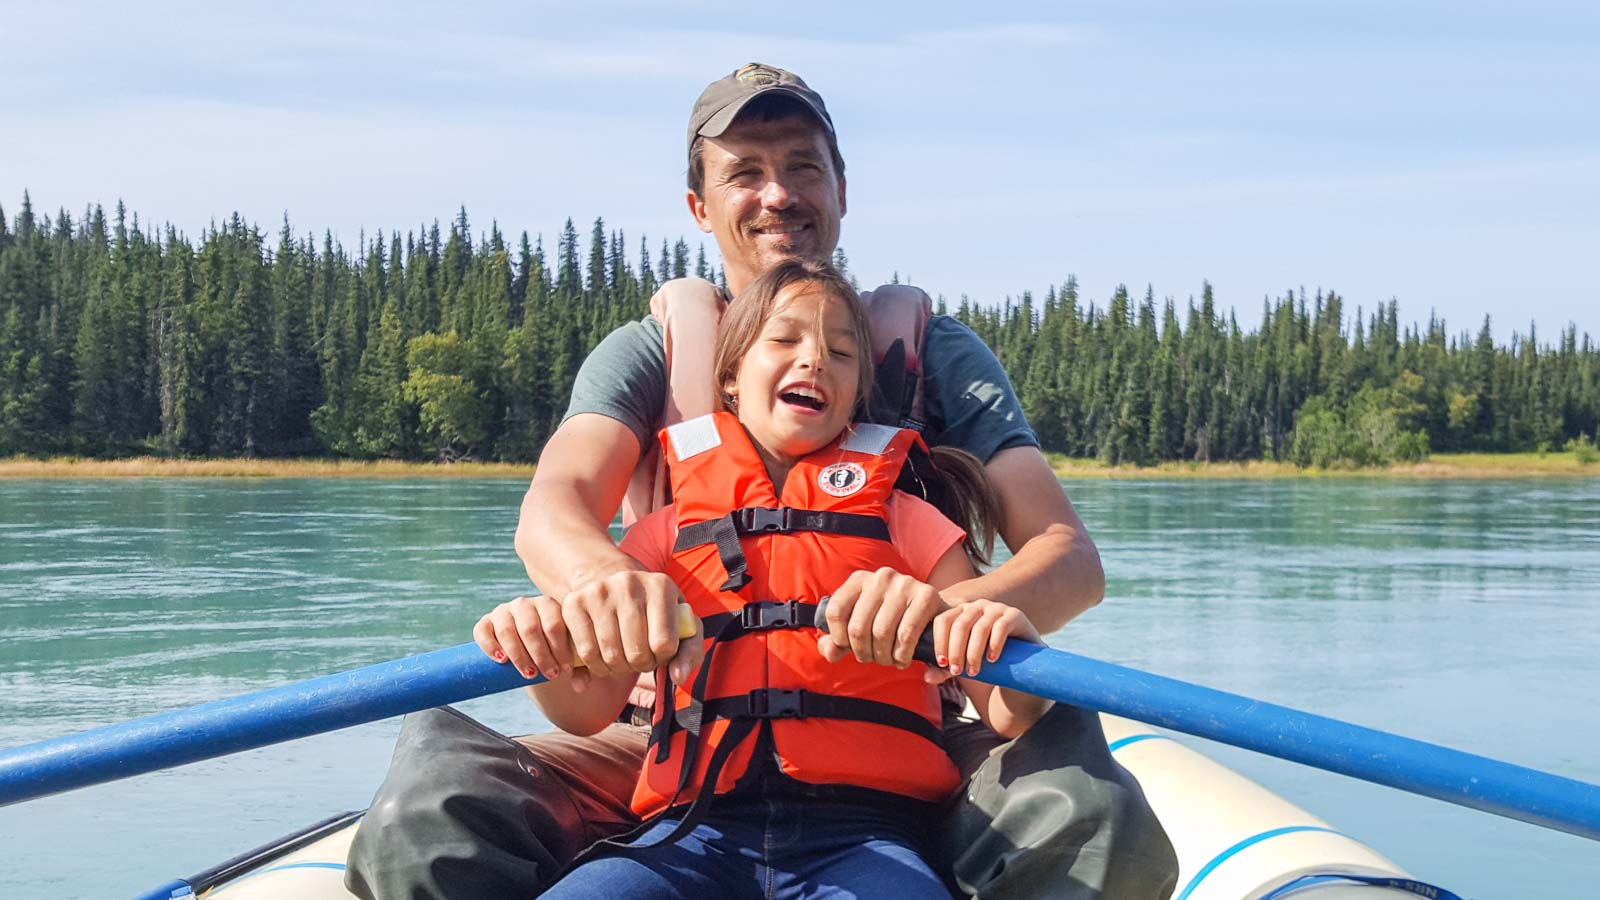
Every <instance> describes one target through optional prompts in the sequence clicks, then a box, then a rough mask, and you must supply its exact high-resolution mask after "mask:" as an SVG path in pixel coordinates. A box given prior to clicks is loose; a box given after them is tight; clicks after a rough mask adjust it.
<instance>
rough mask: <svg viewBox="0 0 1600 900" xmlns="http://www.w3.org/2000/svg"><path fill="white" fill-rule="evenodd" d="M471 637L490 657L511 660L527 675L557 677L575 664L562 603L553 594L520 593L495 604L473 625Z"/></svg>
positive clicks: (519, 670)
mask: <svg viewBox="0 0 1600 900" xmlns="http://www.w3.org/2000/svg"><path fill="white" fill-rule="evenodd" d="M472 639H473V640H475V641H477V642H478V647H479V649H481V650H483V652H484V654H485V655H486V656H488V657H489V658H490V659H492V660H494V661H495V662H498V663H503V662H509V663H511V664H512V665H513V666H516V667H517V671H518V672H521V673H522V674H523V675H524V676H526V677H528V678H532V677H534V676H535V675H543V676H544V677H546V678H548V679H551V680H554V679H556V678H560V677H561V675H562V674H564V673H569V672H571V671H573V668H574V667H573V662H574V660H573V656H572V641H571V639H570V637H569V636H568V634H567V626H566V624H565V623H564V622H563V621H562V619H561V603H560V601H558V600H556V599H555V598H553V597H547V596H544V595H540V596H538V597H518V598H516V599H515V600H512V601H511V602H509V603H502V604H500V605H499V606H496V607H495V608H494V609H493V610H491V611H490V612H489V613H488V614H487V615H485V616H484V617H483V618H481V619H479V620H478V624H477V625H475V626H473V629H472Z"/></svg>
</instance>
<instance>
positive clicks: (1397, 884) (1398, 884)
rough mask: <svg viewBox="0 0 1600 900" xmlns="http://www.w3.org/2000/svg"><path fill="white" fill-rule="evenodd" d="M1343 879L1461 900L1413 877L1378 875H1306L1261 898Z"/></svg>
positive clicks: (1430, 897) (1269, 898)
mask: <svg viewBox="0 0 1600 900" xmlns="http://www.w3.org/2000/svg"><path fill="white" fill-rule="evenodd" d="M1336 881H1342V882H1344V883H1345V884H1370V885H1374V886H1376V887H1385V888H1393V889H1394V890H1397V891H1406V892H1407V893H1411V894H1416V895H1417V896H1418V897H1427V898H1428V900H1461V898H1460V897H1459V896H1457V895H1455V894H1452V893H1450V892H1449V891H1447V890H1445V889H1444V888H1442V887H1439V886H1438V885H1435V884H1428V883H1426V882H1423V881H1417V880H1415V879H1412V878H1392V877H1388V876H1377V875H1305V876H1302V877H1300V878H1296V879H1295V880H1294V881H1291V882H1289V883H1288V884H1285V885H1283V886H1282V887H1279V888H1277V889H1275V890H1273V891H1272V892H1271V893H1269V894H1265V895H1263V896H1262V897H1261V898H1260V900H1275V898H1278V897H1287V896H1289V895H1290V894H1293V893H1294V892H1296V891H1299V890H1302V889H1304V888H1310V887H1316V886H1317V885H1319V884H1331V883H1333V882H1336Z"/></svg>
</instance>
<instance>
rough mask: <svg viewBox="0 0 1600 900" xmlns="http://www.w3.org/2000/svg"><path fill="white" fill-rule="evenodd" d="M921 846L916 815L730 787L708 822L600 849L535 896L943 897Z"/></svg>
mask: <svg viewBox="0 0 1600 900" xmlns="http://www.w3.org/2000/svg"><path fill="white" fill-rule="evenodd" d="M677 821H678V820H677V819H676V818H666V819H662V820H661V821H659V822H657V823H656V824H655V825H654V826H653V827H651V828H650V829H649V830H648V831H647V832H646V833H645V834H644V836H643V837H640V838H639V839H638V840H637V841H635V843H636V844H641V845H643V844H649V843H650V842H652V841H654V840H656V839H658V838H661V837H664V836H665V835H667V834H668V833H670V832H671V831H672V829H673V827H674V826H676V825H677ZM920 844H921V839H920V836H919V835H918V833H917V830H916V825H915V824H914V823H912V822H910V821H907V819H906V818H905V817H904V816H902V815H894V814H889V813H886V812H882V811H879V810H876V809H873V808H872V807H870V806H867V805H864V804H858V803H849V802H841V801H838V800H821V799H813V798H805V797H792V796H782V795H774V794H754V793H752V794H750V795H748V796H738V795H732V796H725V797H719V798H717V801H716V804H715V805H714V806H712V808H711V811H710V814H709V815H708V816H707V817H706V819H705V821H703V822H701V823H700V825H699V826H697V827H696V828H695V829H694V830H693V831H691V832H689V834H688V835H686V836H685V837H684V838H682V839H681V840H679V841H677V842H676V843H673V844H668V845H662V846H658V847H650V848H648V849H643V850H636V851H633V852H631V853H626V854H616V853H613V852H610V851H607V852H606V854H605V855H600V856H598V857H596V858H592V859H590V860H589V861H587V862H584V863H583V864H581V865H579V866H578V867H577V868H575V869H573V870H572V871H571V872H569V873H567V876H566V877H565V878H563V879H561V881H559V882H557V883H556V884H555V885H554V886H553V887H551V888H550V890H548V891H546V892H545V893H544V894H542V895H541V897H542V898H543V900H569V898H572V900H588V898H593V897H604V898H607V900H668V898H680V897H688V898H695V900H711V898H724V897H726V898H729V900H737V898H750V900H757V898H760V900H802V898H806V900H809V898H813V897H828V898H854V897H895V898H897V900H898V898H904V900H920V898H924V897H934V898H942V900H948V898H949V897H950V893H949V892H948V891H947V890H946V889H945V886H944V883H943V882H942V881H941V880H940V879H939V876H937V875H935V874H934V873H933V870H932V869H931V868H929V866H928V864H927V863H926V862H925V861H924V860H923V858H922V856H921V854H920V853H919V852H918V849H917V848H918V847H919V846H920Z"/></svg>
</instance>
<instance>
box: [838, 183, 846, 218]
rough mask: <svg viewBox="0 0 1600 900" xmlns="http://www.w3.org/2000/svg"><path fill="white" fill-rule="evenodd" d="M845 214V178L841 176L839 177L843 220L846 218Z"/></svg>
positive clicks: (840, 214)
mask: <svg viewBox="0 0 1600 900" xmlns="http://www.w3.org/2000/svg"><path fill="white" fill-rule="evenodd" d="M844 213H845V204H844V176H843V175H840V176H839V218H841V219H842V218H844Z"/></svg>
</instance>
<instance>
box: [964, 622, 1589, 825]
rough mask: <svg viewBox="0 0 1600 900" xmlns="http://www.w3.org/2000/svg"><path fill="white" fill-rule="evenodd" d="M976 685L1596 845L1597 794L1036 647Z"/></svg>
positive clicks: (1584, 786)
mask: <svg viewBox="0 0 1600 900" xmlns="http://www.w3.org/2000/svg"><path fill="white" fill-rule="evenodd" d="M979 679H980V680H982V681H985V682H988V683H989V684H995V685H999V686H1001V687H1008V688H1015V689H1017V690H1020V691H1026V692H1027V693H1030V694H1037V695H1039V696H1041V697H1048V698H1050V699H1052V700H1059V701H1061V702H1064V703H1071V704H1073V705H1075V706H1081V707H1086V708H1089V709H1095V710H1100V711H1101V712H1108V713H1112V714H1114V715H1119V716H1124V717H1126V718H1129V719H1136V720H1138V721H1140V722H1147V723H1150V724H1152V725H1159V726H1162V727H1164V728H1171V729H1173V730H1174V731H1182V732H1185V733H1187V734H1192V735H1196V736H1198V737H1203V738H1208V739H1210V740H1214V741H1218V742H1221V743H1224V744H1231V745H1233V746H1235V747H1243V748H1245V749H1247V750H1255V751H1257V752H1259V753H1265V754H1267V755H1269V756H1276V757H1278V758H1280V759H1287V760H1291V761H1293V762H1298V763H1303V764H1305V765H1308V766H1315V767H1316V768H1319V769H1326V770H1327V771H1330V772H1338V773H1340V774H1342V775H1349V776H1351V777H1354V778H1360V779H1362V780H1364V781H1371V782H1374V783H1376V784H1382V785H1387V786H1389V787H1394V788H1399V789H1401V790H1403V791H1410V792H1411V793H1414V794H1421V795H1422V796H1425V797H1432V798H1434V799H1436V800H1444V801H1446V802H1449V803H1455V804H1458V805H1460V806H1465V807H1469V808H1471V809H1476V810H1480V811H1483V812H1488V813H1494V814H1495V815H1500V816H1506V817H1508V818H1512V819H1517V820H1519V821H1523V822H1529V823H1532V824H1534V825H1541V826H1544V827H1545V828H1553V829H1556V830H1558V831H1565V832H1567V833H1569V834H1575V835H1578V836H1580V837H1586V838H1589V839H1590V840H1600V785H1594V784H1589V783H1587V782H1583V781H1577V780H1575V779H1572V778H1565V777H1562V776H1559V775H1552V774H1550V773H1548V772H1540V771H1538V770H1536V769H1529V768H1526V767H1523V766H1518V765H1513V764H1511V763H1506V762H1501V761H1499V760H1494V759H1489V758H1488V757H1484V756H1477V755H1474V754H1471V753H1464V752H1462V751H1460V750H1452V749H1450V748H1449V747H1441V746H1439V745H1437V744H1430V743H1426V742H1424V741H1418V740H1413V739H1411V738H1406V737H1401V736H1400V735H1396V734H1390V733H1388V732H1383V731H1377V730H1375V729H1371V728H1364V727H1362V726H1360V725H1352V724H1350V723H1349V722H1342V721H1339V720H1337V719H1330V718H1327V717H1325V716H1318V715H1313V714H1311V713H1307V712H1301V711H1299V710H1296V709H1290V708H1289V707H1285V706H1278V705H1276V704H1272V703H1263V702H1261V701H1259V700H1252V699H1250V698H1249V697H1241V696H1239V695H1238V694H1230V693H1227V692H1225V691H1218V690H1213V689H1211V688H1206V687H1201V686H1199V685H1196V684H1190V683H1188V682H1184V681H1178V680H1176V679H1172V678H1163V677H1162V676H1160V675H1152V674H1150V673H1148V672H1141V671H1139V670H1137V669H1129V668H1124V667H1123V666H1118V665H1113V664H1111V663H1106V662H1101V661H1099V660H1094V659H1089V658H1087V657H1083V656H1078V655H1077V654H1074V653H1067V652H1064V651H1061V650H1053V649H1049V648H1046V647H1041V646H1039V645H1036V644H1025V643H1021V642H1017V641H1013V642H1011V643H1009V644H1007V645H1006V649H1005V652H1004V653H1002V654H1001V656H1000V659H999V661H997V662H993V663H987V664H985V665H984V667H983V672H982V674H981V675H980V676H979Z"/></svg>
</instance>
